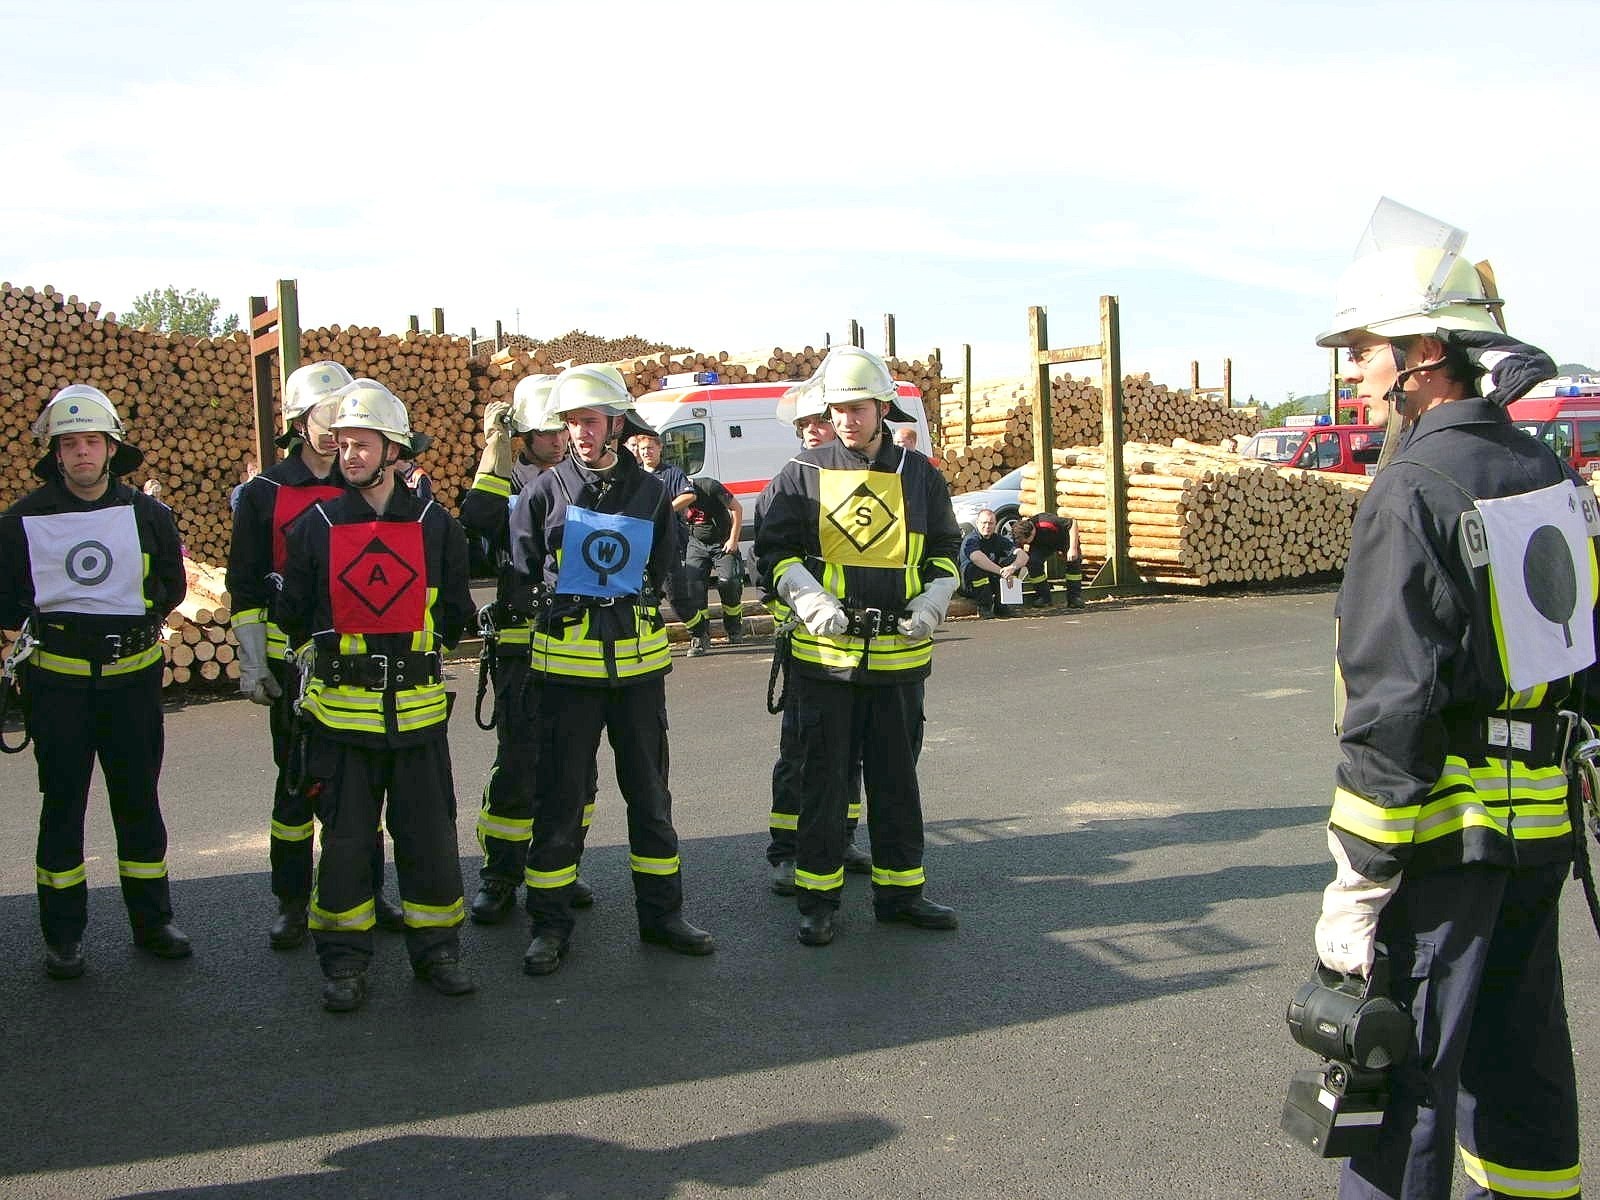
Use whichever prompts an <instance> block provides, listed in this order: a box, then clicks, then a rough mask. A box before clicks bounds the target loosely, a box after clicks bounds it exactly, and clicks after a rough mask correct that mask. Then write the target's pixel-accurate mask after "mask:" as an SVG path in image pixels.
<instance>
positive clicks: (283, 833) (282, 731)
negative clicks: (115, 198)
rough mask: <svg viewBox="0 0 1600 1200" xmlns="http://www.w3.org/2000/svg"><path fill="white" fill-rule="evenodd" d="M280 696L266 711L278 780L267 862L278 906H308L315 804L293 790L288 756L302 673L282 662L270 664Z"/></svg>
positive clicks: (378, 882) (378, 881)
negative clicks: (282, 903) (292, 903)
mask: <svg viewBox="0 0 1600 1200" xmlns="http://www.w3.org/2000/svg"><path fill="white" fill-rule="evenodd" d="M267 665H268V668H269V669H270V670H271V671H272V677H273V679H275V680H277V683H278V688H279V691H280V695H279V696H278V698H277V699H276V700H274V701H273V702H272V707H271V708H269V709H268V710H267V713H268V717H267V724H268V726H269V727H270V728H271V731H272V761H273V763H274V764H275V765H276V766H277V768H278V780H277V783H276V784H275V785H274V786H273V789H272V839H271V845H270V846H269V848H268V857H269V859H270V860H271V863H272V894H273V895H274V896H276V897H278V899H280V900H291V901H300V902H304V901H305V900H306V899H307V898H308V897H309V896H310V895H311V842H312V837H313V834H314V833H315V831H316V825H315V822H314V818H315V817H316V813H317V804H316V800H315V799H314V798H313V797H312V796H310V795H309V794H308V793H307V791H306V788H305V787H304V785H302V786H301V787H300V789H299V790H298V791H297V790H295V789H294V788H291V787H290V786H289V778H290V776H291V775H292V774H293V772H292V771H291V770H290V769H289V754H290V752H291V747H292V745H293V742H294V699H295V692H296V691H297V690H298V689H299V687H300V673H299V671H297V670H296V669H295V668H294V667H292V666H290V665H289V664H288V663H286V662H284V661H283V660H282V659H279V658H274V659H268V660H267ZM372 880H373V885H372V891H373V894H374V895H376V894H377V892H378V891H380V890H381V889H382V887H383V829H382V828H381V827H380V828H379V829H378V831H377V834H376V836H375V838H374V839H373V845H372Z"/></svg>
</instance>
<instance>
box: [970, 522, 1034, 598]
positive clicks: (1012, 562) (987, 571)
mask: <svg viewBox="0 0 1600 1200" xmlns="http://www.w3.org/2000/svg"><path fill="white" fill-rule="evenodd" d="M999 529H1000V522H999V518H998V517H996V516H995V511H994V509H992V508H986V509H984V510H982V511H981V512H980V513H978V519H977V521H976V522H975V525H974V528H973V530H972V532H971V533H969V534H967V536H966V537H964V538H962V539H961V556H960V560H959V565H960V567H961V583H962V588H961V590H962V593H963V594H964V595H967V596H970V597H972V602H973V603H974V604H975V605H977V608H978V616H979V617H1008V616H1010V615H1011V613H1010V611H1009V610H1010V608H1011V606H1010V605H1009V604H1002V603H1001V601H1000V594H1001V592H1002V590H1003V585H1004V584H1005V582H1006V581H1007V580H1012V579H1015V578H1017V576H1019V575H1022V574H1025V573H1026V572H1027V570H1028V552H1027V551H1026V550H1024V549H1022V547H1020V546H1016V545H1013V544H1012V542H1011V539H1010V538H1009V537H1007V536H1006V535H1005V534H1003V533H1001V532H999Z"/></svg>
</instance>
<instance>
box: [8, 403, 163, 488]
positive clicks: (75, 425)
mask: <svg viewBox="0 0 1600 1200" xmlns="http://www.w3.org/2000/svg"><path fill="white" fill-rule="evenodd" d="M69 433H103V434H105V435H106V437H107V438H108V439H110V442H111V445H112V447H113V449H112V452H111V461H110V463H109V464H108V467H107V469H108V470H109V471H110V472H111V473H112V474H113V475H125V474H127V473H128V472H129V471H132V470H134V469H135V468H137V467H138V466H139V464H140V463H142V462H143V461H144V455H143V453H141V452H140V451H139V450H138V449H136V448H135V447H133V446H130V445H128V444H127V442H126V441H124V440H123V439H124V438H126V437H127V431H126V429H125V428H124V427H123V424H122V418H121V417H120V416H118V415H117V406H116V405H114V404H112V403H111V398H110V397H109V396H107V395H106V394H105V393H104V392H102V391H101V390H100V389H99V388H96V387H90V386H89V385H88V384H85V383H73V384H68V385H67V386H66V387H64V388H62V389H61V390H60V391H59V392H57V393H56V394H55V395H54V396H52V397H50V401H49V403H47V404H46V405H45V406H44V411H43V412H41V413H40V414H39V417H38V419H37V420H36V421H34V423H33V436H34V437H36V438H38V439H39V442H40V444H41V445H43V446H44V447H45V449H46V451H47V453H46V454H45V456H44V458H42V459H41V460H40V461H39V462H38V463H37V464H36V465H35V467H34V474H36V475H40V476H42V477H44V478H49V477H50V475H51V473H52V472H53V471H54V470H55V439H56V438H58V437H61V436H63V435H64V434H69Z"/></svg>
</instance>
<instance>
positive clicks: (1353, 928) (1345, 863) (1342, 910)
mask: <svg viewBox="0 0 1600 1200" xmlns="http://www.w3.org/2000/svg"><path fill="white" fill-rule="evenodd" d="M1328 849H1329V850H1330V851H1332V853H1333V862H1334V866H1335V868H1337V870H1336V873H1335V875H1334V877H1333V882H1332V883H1330V884H1329V885H1328V886H1327V887H1326V888H1325V889H1323V892H1322V915H1321V916H1320V917H1318V918H1317V932H1316V935H1315V936H1316V944H1317V958H1318V959H1319V960H1321V962H1322V965H1323V966H1325V967H1327V968H1329V969H1330V970H1333V971H1340V972H1343V973H1344V974H1346V975H1360V976H1361V977H1362V978H1363V979H1365V978H1366V977H1367V976H1368V975H1369V974H1371V972H1372V956H1373V945H1374V943H1375V942H1376V940H1377V936H1378V914H1379V913H1380V912H1382V911H1383V906H1384V905H1385V904H1387V903H1388V902H1389V897H1390V896H1392V895H1394V893H1395V889H1396V888H1398V887H1399V886H1400V876H1399V875H1398V874H1396V875H1395V877H1394V878H1393V879H1390V880H1388V881H1387V882H1384V883H1376V882H1374V881H1373V880H1371V879H1368V878H1367V877H1366V876H1365V875H1363V874H1361V873H1360V872H1359V871H1357V870H1356V869H1355V868H1354V867H1352V866H1351V865H1350V857H1349V855H1347V854H1346V853H1345V850H1344V843H1343V842H1341V841H1340V840H1339V837H1338V835H1337V834H1336V833H1334V832H1333V830H1332V829H1330V830H1328Z"/></svg>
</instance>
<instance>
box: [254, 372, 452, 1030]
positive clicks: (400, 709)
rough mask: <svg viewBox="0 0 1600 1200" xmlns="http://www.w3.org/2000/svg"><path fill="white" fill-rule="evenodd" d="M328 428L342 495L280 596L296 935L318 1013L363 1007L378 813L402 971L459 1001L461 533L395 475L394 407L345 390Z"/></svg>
mask: <svg viewBox="0 0 1600 1200" xmlns="http://www.w3.org/2000/svg"><path fill="white" fill-rule="evenodd" d="M332 424H333V430H334V432H335V433H336V434H337V435H338V438H339V466H340V471H341V473H342V474H343V476H344V480H345V483H346V488H345V491H344V492H343V494H341V495H340V496H339V497H338V498H337V499H334V500H322V501H318V503H317V504H315V505H313V506H312V508H311V509H310V510H309V511H308V512H306V513H305V514H304V515H303V516H302V517H301V518H300V519H299V520H298V521H297V522H296V523H295V525H294V526H293V528H292V529H291V530H290V533H289V559H288V568H287V570H286V572H285V575H284V582H283V593H282V595H281V597H280V600H281V611H282V624H283V628H284V631H285V632H286V633H287V634H288V635H289V639H290V644H291V645H294V646H302V645H304V643H305V642H306V641H307V640H308V639H309V640H311V641H313V642H314V643H315V644H314V647H313V648H312V650H311V654H310V660H309V663H308V664H306V666H305V668H304V669H305V670H306V674H305V676H304V677H303V680H302V688H303V694H302V696H301V699H300V708H299V719H300V721H302V722H304V723H305V725H306V745H305V746H304V748H303V751H301V752H303V754H304V764H305V765H304V776H305V778H306V780H308V783H307V785H306V786H307V787H308V788H309V789H310V790H311V791H312V792H313V794H314V795H315V796H316V800H317V816H318V818H319V819H320V820H321V821H322V861H321V865H320V866H319V868H318V870H317V879H316V886H315V887H314V889H313V891H312V895H311V931H312V934H313V936H314V937H315V939H316V943H317V956H318V958H319V959H320V961H321V963H322V972H323V975H324V984H323V991H322V1004H323V1007H324V1008H326V1009H328V1010H329V1011H331V1012H348V1011H350V1010H353V1009H356V1008H359V1007H360V1006H361V1005H362V1003H363V1002H364V1001H365V999H366V991H367V964H368V963H369V961H370V960H371V958H372V926H373V903H372V893H373V888H372V875H371V846H372V830H373V829H374V828H376V827H377V824H378V820H379V817H380V816H381V815H382V813H383V808H384V805H385V803H387V805H388V825H389V833H390V836H391V837H393V838H394V858H395V870H396V874H397V875H398V876H399V879H400V902H401V906H402V908H403V909H404V911H405V922H406V950H407V952H408V954H409V956H410V959H411V968H412V970H413V971H414V972H415V974H416V975H417V977H418V978H419V979H422V980H424V981H425V982H427V983H428V984H430V985H431V986H432V987H433V988H434V989H435V990H437V991H439V992H442V993H443V994H445V995H449V996H458V995H464V994H466V993H468V992H471V991H473V990H474V986H475V985H474V983H473V980H472V976H471V974H470V973H469V972H468V971H467V969H466V967H465V966H463V965H462V963H461V961H460V940H459V930H460V926H461V922H462V920H463V918H464V916H465V907H466V906H465V903H464V900H463V897H462V893H461V865H460V862H459V861H458V859H457V857H456V822H455V813H456V801H455V785H454V783H453V781H452V779H451V773H450V743H449V738H448V729H447V725H446V722H447V721H448V720H449V715H450V697H449V696H448V695H447V694H446V693H445V689H444V682H443V664H442V662H441V651H442V650H443V649H448V648H449V647H451V646H454V645H455V644H456V641H457V639H458V638H459V637H460V636H461V631H462V629H463V627H464V626H465V625H466V622H467V620H468V618H470V617H471V615H472V612H473V608H472V593H471V592H470V591H469V590H468V588H467V540H466V535H465V534H463V533H462V532H461V526H459V525H458V524H456V521H455V519H454V518H453V517H451V516H450V514H448V513H447V512H445V511H444V509H443V508H441V507H440V506H439V505H438V504H437V503H435V502H433V501H431V500H423V499H421V498H420V497H418V496H417V495H416V494H415V493H414V492H412V491H411V490H410V489H409V488H407V487H406V486H405V485H404V484H402V483H400V482H399V481H398V480H397V479H396V477H395V473H394V470H393V466H394V463H395V461H396V460H397V459H398V458H399V457H401V456H402V455H404V454H408V453H411V452H412V450H413V447H414V446H415V444H416V440H415V438H414V437H413V435H412V433H411V425H410V420H409V418H408V417H407V415H406V410H405V406H404V405H403V404H401V402H400V401H399V400H398V399H397V398H396V397H395V396H394V395H393V394H392V393H391V392H390V391H389V390H388V389H387V388H385V387H383V386H382V385H381V384H378V383H375V382H373V381H372V380H370V379H357V380H356V381H355V382H353V383H351V384H350V385H349V386H347V387H345V388H343V389H341V390H340V393H339V410H338V414H337V415H336V416H335V418H334V420H333V422H332Z"/></svg>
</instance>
